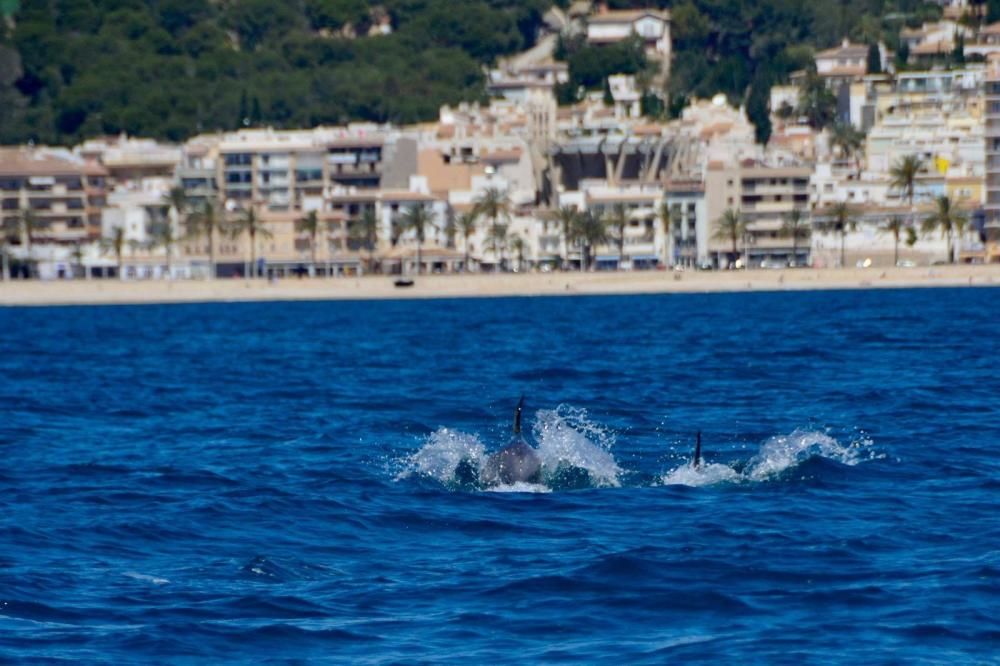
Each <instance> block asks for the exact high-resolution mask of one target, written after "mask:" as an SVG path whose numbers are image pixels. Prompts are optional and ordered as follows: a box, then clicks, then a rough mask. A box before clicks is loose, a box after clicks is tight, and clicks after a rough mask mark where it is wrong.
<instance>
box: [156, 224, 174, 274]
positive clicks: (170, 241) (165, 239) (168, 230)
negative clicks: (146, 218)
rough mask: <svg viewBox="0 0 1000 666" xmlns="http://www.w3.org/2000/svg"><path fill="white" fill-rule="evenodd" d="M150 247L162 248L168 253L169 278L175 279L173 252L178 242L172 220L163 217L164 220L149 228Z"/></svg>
mask: <svg viewBox="0 0 1000 666" xmlns="http://www.w3.org/2000/svg"><path fill="white" fill-rule="evenodd" d="M149 236H150V242H149V245H150V247H151V248H152V247H162V248H163V249H164V250H166V253H167V277H168V278H171V277H173V273H174V271H173V252H174V244H175V243H176V242H177V234H175V233H174V225H173V223H172V222H171V221H170V218H169V217H167V216H163V218H162V219H160V220H158V221H156V222H154V223H153V224H151V225H150V226H149Z"/></svg>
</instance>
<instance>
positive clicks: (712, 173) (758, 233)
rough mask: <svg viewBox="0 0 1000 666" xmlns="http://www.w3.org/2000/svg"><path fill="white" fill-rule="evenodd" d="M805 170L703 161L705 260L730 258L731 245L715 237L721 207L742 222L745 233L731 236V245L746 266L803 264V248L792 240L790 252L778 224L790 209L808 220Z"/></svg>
mask: <svg viewBox="0 0 1000 666" xmlns="http://www.w3.org/2000/svg"><path fill="white" fill-rule="evenodd" d="M811 174H812V167H808V166H769V165H765V164H761V163H759V162H755V163H751V162H747V163H744V164H741V165H739V166H735V167H727V166H725V165H724V164H722V163H718V162H715V163H712V164H709V166H708V171H707V173H706V176H705V200H706V216H707V219H708V223H709V246H708V254H709V259H710V261H712V263H714V264H715V265H716V266H719V267H726V266H728V265H730V264H731V263H732V261H734V258H733V257H732V243H731V242H730V241H729V240H728V239H725V238H721V237H719V220H720V218H721V217H722V215H723V213H725V212H726V210H728V209H732V210H734V211H736V212H737V213H738V214H739V216H740V218H741V219H742V220H743V221H744V222H745V223H746V227H747V231H746V234H744V235H743V238H740V239H738V240H737V248H738V253H739V254H740V255H741V257H742V258H744V261H746V262H748V264H749V266H750V267H756V266H761V265H766V264H770V263H774V264H778V265H786V264H789V263H793V262H794V263H796V264H805V263H807V262H808V259H809V249H808V246H807V245H806V244H805V243H798V245H799V247H797V249H796V252H795V254H794V256H793V252H792V248H793V243H792V239H791V238H790V237H788V236H786V235H785V234H784V233H783V230H782V227H783V225H784V222H785V219H786V218H787V216H788V215H789V214H790V213H792V212H793V211H798V212H799V213H801V214H802V215H803V216H805V217H807V218H808V216H809V212H810V211H809V178H810V176H811ZM803 246H804V247H803Z"/></svg>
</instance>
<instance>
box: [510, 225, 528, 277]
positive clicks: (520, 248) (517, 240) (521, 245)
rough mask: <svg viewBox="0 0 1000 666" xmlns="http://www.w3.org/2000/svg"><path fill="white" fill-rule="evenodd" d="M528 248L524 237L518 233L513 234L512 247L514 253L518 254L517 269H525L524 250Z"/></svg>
mask: <svg viewBox="0 0 1000 666" xmlns="http://www.w3.org/2000/svg"><path fill="white" fill-rule="evenodd" d="M526 248H527V244H526V243H525V242H524V239H523V238H521V237H520V236H519V235H517V234H514V235H513V236H511V238H510V249H511V250H513V251H514V254H515V255H516V256H517V270H518V271H522V270H524V252H525V249H526Z"/></svg>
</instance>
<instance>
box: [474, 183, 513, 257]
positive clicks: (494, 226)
mask: <svg viewBox="0 0 1000 666" xmlns="http://www.w3.org/2000/svg"><path fill="white" fill-rule="evenodd" d="M474 210H475V212H476V214H478V215H481V216H482V217H485V218H487V219H488V220H489V221H490V234H489V237H490V244H491V249H492V250H493V254H494V255H496V256H498V257H499V258H500V269H501V270H504V269H505V268H506V266H505V265H504V258H503V256H501V255H499V254H498V247H497V244H498V242H499V241H500V240H501V239H502V238H503V237H504V234H501V230H500V220H507V219H510V210H511V201H510V196H509V195H508V194H507V192H506V191H504V190H501V189H499V188H497V187H490V188H487V189H486V190H485V191H484V192H483V193H482V194H481V195H480V196H479V198H477V199H476V204H475V208H474Z"/></svg>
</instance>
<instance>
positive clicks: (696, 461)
mask: <svg viewBox="0 0 1000 666" xmlns="http://www.w3.org/2000/svg"><path fill="white" fill-rule="evenodd" d="M691 465H692V466H693V467H698V466H699V465H701V430H699V431H698V438H697V439H696V440H695V445H694V458H692V459H691Z"/></svg>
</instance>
